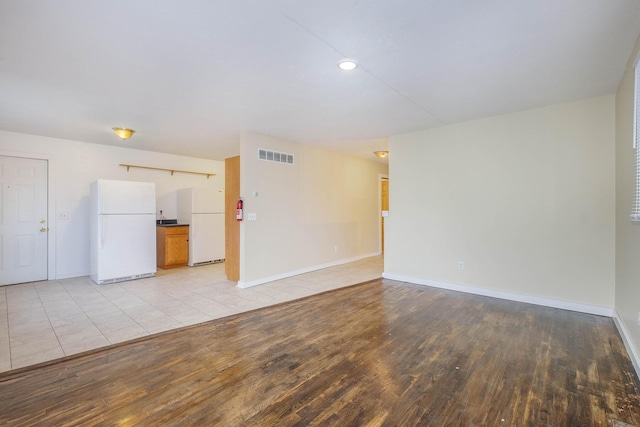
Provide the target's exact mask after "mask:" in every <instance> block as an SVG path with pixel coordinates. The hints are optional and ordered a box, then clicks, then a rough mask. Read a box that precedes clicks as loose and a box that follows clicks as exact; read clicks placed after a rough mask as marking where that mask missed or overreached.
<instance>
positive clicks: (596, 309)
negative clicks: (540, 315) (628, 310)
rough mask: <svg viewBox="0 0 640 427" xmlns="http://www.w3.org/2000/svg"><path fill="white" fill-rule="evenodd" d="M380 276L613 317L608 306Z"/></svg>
mask: <svg viewBox="0 0 640 427" xmlns="http://www.w3.org/2000/svg"><path fill="white" fill-rule="evenodd" d="M382 277H383V278H385V279H390V280H397V281H400V282H409V283H414V284H416V285H425V286H432V287H434V288H441V289H448V290H451V291H458V292H465V293H468V294H475V295H483V296H486V297H493V298H500V299H505V300H509V301H518V302H524V303H528V304H535V305H541V306H545V307H553V308H560V309H563V310H570V311H577V312H580V313H588V314H596V315H598V316H606V317H613V313H614V310H613V308H609V307H600V306H596V305H586V304H577V303H573V302H568V301H560V300H554V299H549V298H540V297H533V296H529V295H520V294H513V293H510V292H503V291H496V290H492V289H484V288H476V287H473V286H465V285H456V284H453V283H446V282H438V281H435V280H425V279H417V278H415V277H407V276H400V275H397V274H392V273H386V272H385V273H382Z"/></svg>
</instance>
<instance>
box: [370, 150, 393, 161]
mask: <svg viewBox="0 0 640 427" xmlns="http://www.w3.org/2000/svg"><path fill="white" fill-rule="evenodd" d="M373 154H375V155H376V157H377V158H379V159H384V158H385V157H387V156H388V155H389V152H388V151H374V152H373Z"/></svg>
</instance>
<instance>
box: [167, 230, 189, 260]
mask: <svg viewBox="0 0 640 427" xmlns="http://www.w3.org/2000/svg"><path fill="white" fill-rule="evenodd" d="M166 239H167V240H166V250H167V252H166V259H165V262H166V265H176V264H186V263H187V261H189V235H188V234H169V235H167V237H166Z"/></svg>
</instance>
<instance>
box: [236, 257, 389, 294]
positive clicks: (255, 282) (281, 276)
mask: <svg viewBox="0 0 640 427" xmlns="http://www.w3.org/2000/svg"><path fill="white" fill-rule="evenodd" d="M377 255H380V252H377V253H372V254H366V255H361V256H357V257H353V258H347V259H341V260H338V261H332V262H328V263H326V264H320V265H315V266H313V267H307V268H302V269H300V270H295V271H290V272H287V273H282V274H278V275H276V276H271V277H265V278H264V279H258V280H252V281H251V282H243V281H238V285H237V286H238V287H239V288H250V287H252V286H258V285H262V284H264V283H268V282H273V281H276V280H280V279H286V278H287V277H292V276H297V275H298V274H304V273H310V272H312V271H316V270H322V269H323V268H329V267H335V266H336V265H342V264H348V263H350V262H354V261H360V260H361V259H364V258H370V257H372V256H377Z"/></svg>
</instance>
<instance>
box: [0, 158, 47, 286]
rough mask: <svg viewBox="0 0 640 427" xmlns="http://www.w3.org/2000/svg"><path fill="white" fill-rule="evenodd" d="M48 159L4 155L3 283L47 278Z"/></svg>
mask: <svg viewBox="0 0 640 427" xmlns="http://www.w3.org/2000/svg"><path fill="white" fill-rule="evenodd" d="M48 229H49V225H48V221H47V161H46V160H36V159H23V158H19V157H9V156H0V285H10V284H14V283H23V282H34V281H38V280H47V237H48V236H47V235H48Z"/></svg>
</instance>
